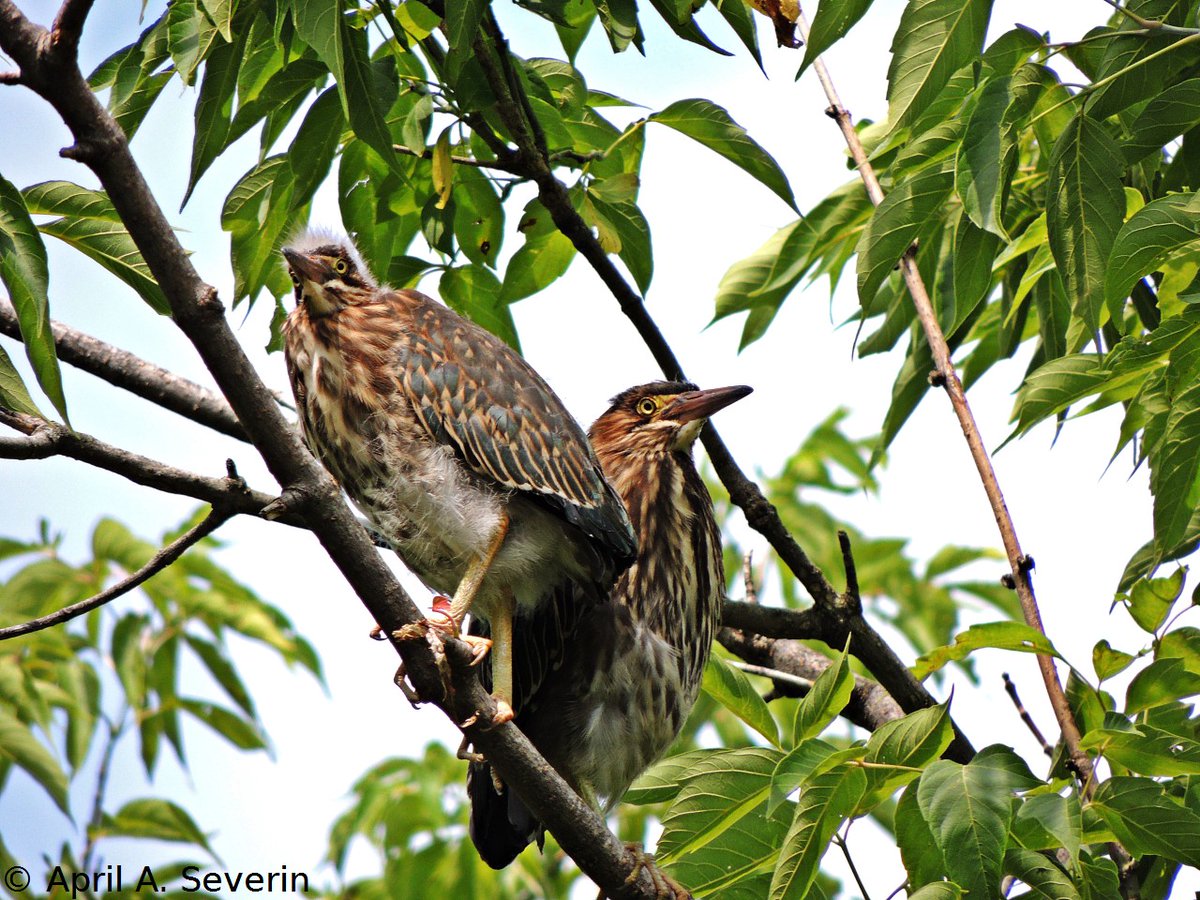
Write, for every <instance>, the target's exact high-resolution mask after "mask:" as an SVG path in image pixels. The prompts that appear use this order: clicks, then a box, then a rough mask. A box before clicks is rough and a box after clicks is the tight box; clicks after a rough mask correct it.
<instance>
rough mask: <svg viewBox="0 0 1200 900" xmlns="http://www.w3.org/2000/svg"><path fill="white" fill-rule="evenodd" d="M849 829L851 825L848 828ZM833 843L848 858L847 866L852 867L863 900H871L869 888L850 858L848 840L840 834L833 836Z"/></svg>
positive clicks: (852, 873) (851, 871)
mask: <svg viewBox="0 0 1200 900" xmlns="http://www.w3.org/2000/svg"><path fill="white" fill-rule="evenodd" d="M846 827H847V828H849V825H847V826H846ZM833 842H834V843H835V844H837V845H838V847H839V848H840V849H841V851H842V856H844V857H846V864H847V865H848V866H850V874H851V875H853V876H854V881H855V883H856V884H857V885H858V889H859V891H861V892H862V897H863V900H871V895H870V894H868V893H867V886H866V885H865V884H863V881H862V878H860V877H859V874H858V869H857V868H856V867H855V865H854V860H853V859H852V858H851V856H850V848H849V847H847V846H846V839H845V838H844V837H842V836H841V835H840V834H837V833H835V834H834V835H833Z"/></svg>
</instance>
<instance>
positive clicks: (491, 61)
mask: <svg viewBox="0 0 1200 900" xmlns="http://www.w3.org/2000/svg"><path fill="white" fill-rule="evenodd" d="M474 49H475V51H476V58H477V59H478V60H479V62H480V65H481V66H482V67H483V70H484V73H485V75H486V76H487V78H488V83H489V84H490V86H491V88H492V91H493V93H494V94H495V95H496V97H497V99H498V103H497V107H496V109H497V113H498V114H499V116H500V118H501V120H502V121H503V122H504V124H505V126H506V127H507V128H508V130H509V132H510V134H512V135H513V138H514V140H515V141H516V143H517V147H518V150H517V154H516V156H515V157H514V158H513V160H512V165H513V167H514V169H515V170H517V171H518V172H519V173H520V174H523V175H525V176H526V177H528V178H529V179H531V180H532V181H533V182H534V183H535V184H537V186H538V194H539V198H540V199H541V201H542V205H544V206H545V207H546V209H547V210H548V211H549V213H550V216H551V218H552V219H553V220H554V224H555V225H556V226H557V227H558V229H559V230H560V231H561V232H562V233H563V234H564V235H566V236H567V238H569V239H570V241H571V243H572V244H573V245H574V246H575V249H576V250H577V251H578V252H579V253H580V255H582V256H583V257H584V258H585V259H586V260H587V261H588V263H589V264H590V265H591V266H592V268H593V269H595V271H596V273H597V274H598V275H599V276H600V279H601V280H602V281H603V282H604V284H605V286H606V287H608V289H609V291H610V292H611V293H612V294H613V296H614V297H615V298H616V300H617V302H618V303H619V304H620V306H621V310H622V312H624V313H625V315H626V316H628V317H629V319H630V321H631V322H632V323H633V325H634V328H635V329H636V330H637V332H638V334H639V335H640V336H641V337H642V340H643V341H644V342H645V344H646V346H647V347H648V348H649V349H650V352H651V353H652V354H653V356H654V358H655V361H656V362H657V363H658V365H659V367H660V368H661V369H662V371H663V373H664V374H665V375H666V376H667V377H668V378H672V379H683V378H684V377H685V376H684V373H683V367H682V365H681V364H680V362H679V360H678V359H677V358H676V356H675V353H674V351H673V350H672V349H671V347H670V345H669V344H668V343H667V340H666V338H665V337H664V336H663V334H662V332H661V331H660V330H659V328H658V325H657V324H656V323H655V322H654V320H653V318H652V317H651V316H650V314H649V312H648V311H647V310H646V306H645V304H644V303H643V302H642V298H641V297H640V296H639V295H638V293H637V292H636V291H634V289H633V288H632V287H631V286H630V284H629V282H628V281H626V280H625V278H624V277H623V276H622V275H621V273H620V272H619V271H618V270H617V267H616V265H615V264H614V263H613V261H612V258H611V257H610V256H609V255H608V254H607V253H606V252H605V251H604V248H603V247H601V246H600V242H599V241H598V240H597V239H596V237H595V235H594V234H592V231H591V229H590V228H589V227H588V225H587V223H586V222H585V221H584V220H583V218H582V217H581V216H580V215H579V213H578V212H576V210H575V207H574V205H573V204H572V203H571V198H570V196H569V194H568V192H567V188H566V186H565V185H563V183H562V182H561V181H559V180H558V179H557V178H556V177H555V175H554V172H553V171H552V169H551V167H550V163H549V160H548V159H547V158H546V156H545V154H544V153H542V152H539V149H538V146H537V142H536V140H535V138H534V134H533V129H532V128H531V126H530V124H529V119H530V116H529V115H528V113H527V111H526V105H527V104H526V103H525V102H523V101H522V99H521V98H520V97H518V96H514V94H515V93H516V92H519V91H520V90H521V85H520V82H519V80H518V79H513V78H510V77H508V74H507V72H506V70H505V67H504V63H503V60H504V59H507V43H506V41H505V39H504V35H503V34H502V33H501V31H500V28H499V25H498V24H497V23H496V20H495V18H494V17H493V16H492V15H491V13H490V12H488V13H487V14H486V15H485V17H484V23H483V35H482V36H481V37H480V38H478V39H477V40H476V42H475V45H474ZM701 439H702V440H703V441H704V447H705V449H706V450H707V451H708V455H709V459H710V460H712V464H713V468H714V469H715V470H716V472H717V475H718V477H719V478H720V479H721V482H722V484H724V485H725V489H726V490H727V491H728V492H729V497H730V500H731V501H732V502H733V503H734V505H735V506H737V507H738V508H740V509H741V510H742V512H743V513H744V514H745V516H746V521H747V522H748V523H749V524H750V527H752V528H753V529H755V530H756V531H757V532H759V533H760V534H762V535H763V536H764V537H765V538H766V539H767V541H768V542H769V543H770V545H771V547H772V548H773V549H774V550H775V552H776V554H778V556H779V558H780V559H781V560H783V562H784V564H785V565H786V566H788V568H789V569H791V571H792V573H793V574H794V575H795V576H796V578H797V580H799V581H800V583H801V584H803V585H804V587H805V589H806V590H807V591H808V593H809V595H810V596H811V597H812V598H813V602H814V606H813V609H812V610H810V611H809V612H812V613H813V617H815V618H822V619H823V625H822V627H823V629H824V631H825V632H826V633H827V634H828V635H829V642H830V643H831V644H833V645H834V646H842V645H843V644H844V643H845V640H846V638H847V637H848V636H851V635H852V636H853V640H852V644H851V652H853V653H854V655H855V656H856V657H858V658H859V659H860V660H862V661H863V663H864V664H865V665H866V666H867V668H869V669H870V670H871V672H872V673H873V674H874V675H875V676H876V677H877V678H879V680H880V682H881V683H883V684H884V685H885V686H886V687H887V688H888V690H889V691H891V692H892V695H893V696H894V697H896V699H897V701H899V703H900V704H901V706H903V707H904V709H906V710H907V711H909V712H912V711H914V710H917V709H923V708H926V707H929V706H933V705H935V704H936V703H937V701H936V700H935V699H934V698H933V696H932V695H931V694H930V693H929V692H928V691H926V690H925V688H924V687H923V686H922V685H921V683H920V682H918V681H917V680H916V679H915V678H914V677H913V676H912V673H911V672H909V670H908V668H907V667H906V666H905V665H904V663H903V662H902V661H901V660H900V658H899V657H898V656H896V654H895V652H894V651H893V650H892V649H891V647H889V646H888V645H887V643H886V642H885V641H884V640H883V639H882V638H881V637H880V636H879V634H878V633H877V632H876V631H875V630H874V629H873V628H872V627H871V625H870V623H868V622H867V621H866V619H864V618H863V617H862V614H861V606H860V604H859V603H858V600H857V597H854V598H850V597H849V594H846V595H842V594H839V593H838V592H837V590H836V589H835V588H834V586H833V585H832V584H831V583H830V581H829V579H828V578H826V577H825V574H824V573H823V572H822V571H821V570H820V568H819V567H818V566H817V565H816V564H815V563H813V562H812V560H811V559H809V557H808V555H807V554H806V553H805V552H804V550H803V548H801V547H800V545H799V544H798V543H797V542H796V540H795V538H793V537H792V535H791V533H790V532H789V531H788V530H787V527H786V526H785V525H784V524H783V522H782V520H781V519H780V518H779V514H778V512H776V510H775V507H774V506H773V505H772V504H771V503H770V501H769V500H767V498H766V497H764V496H763V493H762V491H761V490H760V489H759V487H758V485H757V484H755V483H754V482H753V481H752V480H751V479H749V478H748V477H747V476H746V475H745V473H744V472H743V471H742V470H741V468H740V467H739V466H738V465H737V463H736V462H735V461H734V459H733V455H732V454H731V453H730V452H729V449H728V448H727V447H726V446H725V443H724V442H723V441H722V440H721V437H720V435H719V434H718V433H717V430H716V428H714V427H713V425H712V424H711V423H709V424H708V425H706V426H705V428H704V431H703V432H702V434H701ZM956 734H957V737H956V743H957V747H956V752H957V753H959V754H961V755H965V756H969V755H970V754H972V753H973V752H974V751H973V750H972V749H971V745H970V743H969V742H968V741H967V740H966V738H965V737H964V736H963V735H962V733H961V732H957V731H956Z"/></svg>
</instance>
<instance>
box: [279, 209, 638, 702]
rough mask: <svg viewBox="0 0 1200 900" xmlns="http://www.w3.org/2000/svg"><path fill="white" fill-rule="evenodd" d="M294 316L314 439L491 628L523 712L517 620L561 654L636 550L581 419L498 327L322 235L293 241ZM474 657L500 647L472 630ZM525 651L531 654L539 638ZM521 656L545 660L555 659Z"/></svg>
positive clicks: (324, 458)
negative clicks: (394, 278)
mask: <svg viewBox="0 0 1200 900" xmlns="http://www.w3.org/2000/svg"><path fill="white" fill-rule="evenodd" d="M283 255H284V258H285V259H286V260H287V266H288V271H289V273H290V275H291V277H292V282H293V284H294V285H295V292H296V308H295V309H294V310H293V311H292V312H291V314H290V315H289V316H288V318H287V322H286V323H285V324H284V327H283V336H284V350H285V356H286V359H287V369H288V376H289V378H290V380H291V384H292V391H293V393H294V394H295V397H296V408H297V410H298V413H299V419H300V426H301V430H302V432H303V434H304V439H305V441H306V442H307V443H308V446H309V447H310V448H311V449H312V451H313V453H314V454H315V455H316V457H317V458H318V459H319V460H320V461H321V462H322V463H323V464H324V465H325V467H326V468H327V469H329V471H330V472H331V473H332V474H333V476H334V477H335V478H336V479H337V481H338V482H339V483H340V484H341V486H342V488H343V489H344V490H345V491H346V493H347V494H348V495H349V496H350V498H351V499H352V500H353V501H354V503H355V505H357V506H358V508H359V509H360V510H362V512H363V514H364V515H366V517H367V518H368V519H369V520H370V522H371V524H372V525H373V526H374V527H375V529H376V530H378V532H379V533H380V534H381V535H382V536H383V537H384V538H385V539H386V540H387V541H388V542H389V543H390V544H391V546H392V547H393V548H394V549H395V551H396V553H397V554H398V555H399V556H400V558H401V559H402V560H403V561H404V563H405V565H407V566H408V568H410V569H411V570H412V571H413V572H414V573H415V574H416V575H417V576H418V577H419V578H420V579H421V580H422V581H423V582H425V584H427V585H428V586H429V587H430V588H432V589H433V590H435V591H439V592H441V593H444V594H452V595H453V599H452V600H451V602H450V608H449V621H448V622H445V621H443V622H442V623H439V622H437V621H436V620H435V621H433V622H430V623H429V624H433V625H439V624H440V625H441V627H445V628H447V630H449V631H450V632H451V633H453V634H456V635H457V634H458V633H459V628H460V627H461V625H462V622H463V619H464V617H465V616H466V614H467V612H468V611H470V612H471V613H472V619H473V620H474V619H476V618H478V619H480V620H482V621H483V622H486V624H487V630H488V631H489V633H490V636H491V639H492V640H494V641H495V647H494V650H493V659H494V663H493V665H492V667H491V668H492V671H493V674H494V677H493V679H492V682H493V686H492V689H493V690H494V691H495V695H496V697H497V700H499V701H501V703H502V704H508V705H510V706H509V708H506V707H505V706H504V705H501V713H500V714H499V715H498V719H500V718H509V717H511V712H510V708H511V704H512V702H513V692H512V667H513V657H512V646H513V620H514V618H516V619H518V620H521V619H526V618H529V617H531V616H541V617H544V618H547V619H548V620H552V621H554V622H556V623H557V630H556V631H553V633H552V632H551V631H550V630H546V629H543V632H544V633H543V634H541V636H540V643H539V644H538V646H539V647H540V648H541V649H542V650H543V652H546V653H550V654H552V655H553V654H557V653H558V652H559V649H558V648H560V646H561V644H562V643H563V642H564V641H566V640H569V639H570V636H571V632H572V629H573V627H574V624H575V623H576V622H577V621H578V618H579V616H580V615H581V614H582V613H583V612H584V611H585V610H586V609H588V608H589V607H590V606H591V605H593V604H595V603H600V602H605V601H606V599H607V596H608V592H609V589H610V587H611V585H612V583H613V580H614V579H615V578H616V576H617V575H618V574H619V573H620V572H621V571H622V570H624V569H625V568H626V566H627V565H628V564H629V562H630V561H631V560H632V559H633V556H634V554H635V552H636V544H635V541H634V537H633V532H632V529H631V526H630V522H629V519H628V517H627V516H626V514H625V509H624V507H623V506H622V505H621V501H620V499H618V497H617V495H616V493H615V492H614V491H613V489H612V487H611V486H610V485H609V484H608V482H607V481H606V480H605V478H604V476H603V474H602V471H601V468H600V464H599V462H598V461H597V459H596V456H595V455H594V454H593V453H592V451H591V449H590V447H589V445H588V442H587V437H586V436H585V435H584V433H583V430H582V429H581V428H580V427H579V425H578V424H577V423H576V422H575V420H574V419H573V418H572V417H571V415H570V414H569V413H568V412H567V410H566V408H565V407H564V406H563V404H562V402H561V401H560V400H559V399H558V397H557V396H555V394H554V392H553V391H552V390H551V389H550V387H549V385H547V384H546V382H545V381H543V380H542V378H541V377H540V376H539V375H538V374H537V372H535V371H534V370H533V368H532V367H531V366H530V365H529V364H528V363H526V362H525V360H524V359H522V358H521V356H520V355H519V354H518V353H517V352H516V351H514V350H513V349H512V348H511V347H509V346H508V345H507V344H505V343H504V342H503V341H501V340H500V339H499V338H497V337H495V336H494V335H492V334H491V333H490V332H488V331H485V330H484V329H482V328H480V327H479V326H477V325H475V324H473V323H471V322H469V321H467V320H466V319H464V318H462V317H461V316H459V315H457V314H456V313H454V312H453V311H451V310H450V309H448V308H446V307H445V306H443V305H442V304H440V303H437V302H435V301H434V300H431V299H430V298H429V297H426V296H425V295H424V294H420V293H418V292H417V291H411V290H399V291H396V290H391V289H390V288H388V287H386V286H383V285H380V284H378V283H377V282H376V281H375V279H374V278H373V277H372V275H371V273H370V271H369V270H368V269H367V267H366V266H365V265H364V264H363V261H362V258H361V257H360V256H359V254H358V251H357V250H356V249H355V247H354V245H353V244H352V243H351V242H350V241H349V240H348V239H345V238H334V237H332V236H331V235H329V234H328V233H324V232H321V231H310V232H307V233H306V234H304V235H303V236H301V237H300V238H299V239H298V240H295V241H294V242H292V246H290V247H287V248H285V249H284V250H283ZM475 644H476V649H477V656H478V657H480V658H481V657H482V655H483V654H484V653H486V652H487V648H489V647H491V646H492V644H491V642H490V641H487V640H482V639H475ZM533 646H534V645H533V644H530V647H533ZM516 663H517V664H518V665H520V666H522V667H523V669H528V670H531V671H541V670H542V669H543V668H544V666H545V662H544V660H538V659H522V658H518V659H517V660H516Z"/></svg>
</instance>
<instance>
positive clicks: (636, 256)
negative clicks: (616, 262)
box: [588, 193, 654, 294]
mask: <svg viewBox="0 0 1200 900" xmlns="http://www.w3.org/2000/svg"><path fill="white" fill-rule="evenodd" d="M588 200H589V202H590V203H591V204H592V208H593V209H594V210H595V212H596V213H597V214H598V215H599V216H600V217H602V218H603V220H604V222H605V223H606V224H607V225H608V227H609V228H610V229H611V231H612V232H613V233H614V234H615V235H616V237H617V239H618V240H619V242H620V247H619V249H618V250H617V251H616V252H617V255H618V256H619V257H620V259H621V262H623V263H625V267H626V268H627V269H629V274H630V275H632V276H633V280H634V282H635V283H636V284H637V286H638V290H639V291H641V292H642V293H643V294H644V293H646V291H648V290H649V289H650V280H651V279H652V278H653V277H654V253H653V250H652V248H651V246H650V225H649V223H647V222H646V217H645V216H644V215H642V211H641V210H640V209H638V206H637V204H636V203H634V202H633V201H632V200H622V201H616V202H612V201H609V200H605V199H603V198H602V197H601V196H598V195H597V194H596V193H589V195H588Z"/></svg>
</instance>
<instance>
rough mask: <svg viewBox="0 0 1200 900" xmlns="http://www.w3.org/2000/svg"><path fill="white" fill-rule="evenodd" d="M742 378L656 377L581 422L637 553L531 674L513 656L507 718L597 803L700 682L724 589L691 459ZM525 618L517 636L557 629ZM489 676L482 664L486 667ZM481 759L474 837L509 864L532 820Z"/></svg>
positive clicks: (638, 769) (604, 807) (612, 794)
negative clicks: (587, 426)
mask: <svg viewBox="0 0 1200 900" xmlns="http://www.w3.org/2000/svg"><path fill="white" fill-rule="evenodd" d="M750 390H751V389H750V388H749V387H745V386H736V387H725V388H714V389H711V390H704V391H702V390H698V389H697V388H696V386H695V385H693V384H687V383H681V382H663V381H659V382H653V383H651V384H644V385H641V386H639V387H634V388H630V389H629V390H627V391H624V392H623V393H621V394H619V395H617V397H615V398H614V399H613V401H612V405H611V406H610V407H609V409H608V411H607V412H605V413H604V414H603V415H602V416H601V417H600V418H599V419H597V420H596V422H595V424H594V425H592V427H591V430H590V431H589V437H590V438H591V442H592V448H593V449H594V450H595V451H596V455H597V456H598V457H599V458H600V463H601V465H602V466H603V467H604V473H605V475H606V476H608V479H609V481H611V482H612V484H613V486H614V487H615V488H616V489H617V492H618V493H619V494H620V495H621V499H622V500H623V501H624V503H625V506H626V508H627V509H628V511H629V517H630V520H631V521H632V522H633V527H634V532H635V534H636V535H637V542H638V555H637V559H636V560H635V561H634V562H633V564H632V565H631V566H630V567H629V568H628V569H627V570H626V571H625V572H624V573H623V574H622V575H621V576H620V577H619V578H618V579H617V582H616V584H615V585H614V587H613V590H612V602H611V603H606V604H598V605H596V606H593V607H592V608H591V609H590V610H589V611H587V612H586V613H584V614H583V617H582V619H581V621H580V623H579V626H578V628H577V630H576V633H575V634H576V637H575V639H574V640H573V641H571V642H569V643H568V644H567V645H566V646H564V647H560V648H559V649H560V652H561V653H562V656H561V658H559V659H553V658H552V657H551V662H550V663H549V669H550V670H552V671H553V670H557V671H554V674H553V677H545V676H544V671H540V672H538V673H534V674H535V675H536V676H537V678H536V679H531V678H530V677H529V676H528V675H527V673H525V672H524V671H523V670H522V669H521V668H520V667H518V669H517V679H516V684H515V690H516V695H515V703H516V710H517V715H516V723H517V725H518V726H519V727H520V729H521V730H522V731H523V732H524V733H525V734H526V735H527V736H528V737H529V739H530V740H531V741H532V742H533V744H534V746H535V747H537V748H538V750H539V751H540V752H541V753H542V755H543V756H545V758H546V759H547V760H548V761H549V762H550V763H551V764H552V765H553V766H554V767H555V769H557V770H558V772H559V774H561V775H562V776H563V778H565V779H566V780H567V782H569V783H570V784H571V786H572V787H573V788H574V789H575V790H576V792H577V793H579V795H580V796H581V797H583V798H584V799H585V800H586V801H588V802H589V803H590V804H591V805H592V806H593V807H595V808H596V809H597V810H599V811H601V812H603V813H608V812H609V811H611V810H612V809H613V808H614V807H615V806H616V805H617V803H618V802H619V801H620V799H621V796H622V795H623V794H624V793H625V790H626V789H627V788H628V787H629V785H630V784H632V783H633V781H634V779H635V778H637V776H638V775H640V774H641V773H642V772H643V771H645V770H646V769H647V768H648V767H649V766H650V765H651V764H652V763H653V762H654V761H655V760H657V759H658V758H659V757H660V756H661V755H662V754H663V753H665V752H666V751H667V749H668V748H669V747H670V746H671V744H672V743H673V742H674V740H675V738H676V737H677V736H678V735H679V731H680V729H681V728H682V727H683V723H684V720H685V719H686V718H687V716H688V713H689V712H690V711H691V709H692V706H693V704H694V703H695V702H696V697H697V695H698V694H699V692H700V681H701V678H702V677H703V674H704V666H705V663H707V662H708V655H709V651H710V649H711V647H712V640H713V636H714V635H715V633H716V629H717V627H718V624H719V619H720V610H721V600H722V597H723V596H724V593H725V572H724V567H723V565H722V560H721V539H720V533H719V531H718V529H717V523H716V520H715V518H714V516H713V506H712V498H711V497H710V496H709V494H708V488H707V487H705V485H704V481H703V480H702V479H701V478H700V475H699V473H697V471H696V467H695V465H694V464H693V462H692V445H693V443H695V440H696V438H697V436H698V435H699V434H700V430H701V428H703V426H704V423H705V421H707V419H708V417H709V416H711V415H712V414H713V413H715V412H717V411H718V410H720V409H723V408H724V407H726V406H728V405H729V404H730V403H733V402H734V401H735V400H738V399H740V398H742V397H744V396H746V395H747V394H749V393H750ZM555 631H556V628H555V624H554V622H553V620H551V619H548V618H546V617H545V616H533V617H531V619H530V620H528V621H526V622H524V623H522V627H520V628H518V632H517V658H518V659H520V658H522V657H527V658H528V657H531V658H543V659H545V658H547V655H546V654H540V653H536V652H532V653H531V652H522V650H523V644H524V642H526V641H531V642H536V641H538V636H539V634H541V633H543V632H545V633H547V634H554V633H555ZM485 674H486V673H485ZM488 769H489V766H488V764H487V763H486V762H477V763H472V764H471V767H470V774H469V775H468V781H467V786H468V791H469V792H470V795H471V825H470V830H471V839H472V840H473V841H474V843H475V846H476V848H477V849H478V850H479V855H480V856H481V857H483V859H484V861H485V862H487V863H488V864H489V865H491V866H492V867H493V868H502V867H504V866H506V865H508V864H509V863H510V862H511V861H512V860H513V859H514V858H515V857H516V855H517V854H518V853H520V852H521V850H522V849H524V848H525V847H526V846H527V845H528V844H529V843H530V842H531V841H533V840H539V841H540V838H541V832H542V827H541V825H540V823H539V822H538V821H537V820H536V819H534V817H533V816H532V815H531V814H530V812H529V811H528V809H527V808H526V807H525V805H524V804H523V803H522V802H521V800H520V798H519V797H517V796H516V795H515V794H513V793H511V792H510V791H508V790H507V789H503V788H501V789H498V788H497V787H496V786H495V785H494V784H493V779H492V778H491V777H490V772H489V771H488Z"/></svg>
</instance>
